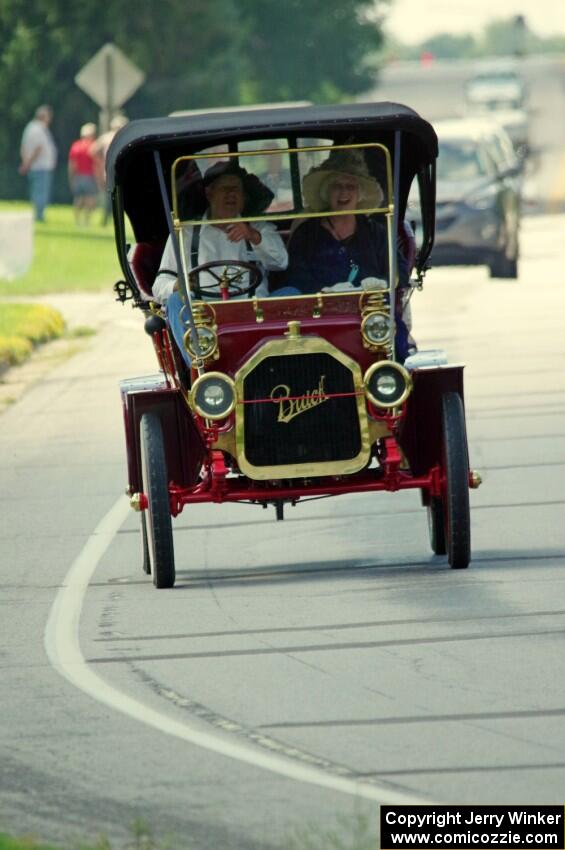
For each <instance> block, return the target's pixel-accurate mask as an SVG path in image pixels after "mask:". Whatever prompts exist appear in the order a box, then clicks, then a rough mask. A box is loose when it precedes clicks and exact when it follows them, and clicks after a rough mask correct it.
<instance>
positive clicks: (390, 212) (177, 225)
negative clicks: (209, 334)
mask: <svg viewBox="0 0 565 850" xmlns="http://www.w3.org/2000/svg"><path fill="white" fill-rule="evenodd" d="M368 149H377V150H380V151H382V153H383V155H384V159H385V171H386V193H385V197H386V199H387V200H388V203H387V204H386V205H385V206H381V207H367V208H364V209H355V210H336V211H330V210H325V211H322V212H304V211H302V212H288V213H274V214H272V215H268V214H267V215H253V216H238V217H237V218H221V219H210V220H207V223H208V224H213V225H222V224H233V223H234V222H235V221H237V222H247V223H251V222H260V221H273V222H274V221H285V220H286V221H288V220H290V219H292V220H295V221H300V220H305V219H310V218H314V219H315V218H329V217H337V216H343V215H372V214H374V213H382V214H384V217H385V221H386V238H387V254H388V275H387V279H388V281H387V282H388V287H387V291H388V293H389V310H390V319H391V327H394V324H395V313H394V311H395V300H396V299H395V290H396V284H397V281H396V279H393V278H396V277H397V268H396V266H397V264H396V261H395V258H394V260H393V252H394V251H395V245H396V239H395V238H394V233H393V228H394V217H395V204H396V198H395V197H394V183H393V169H392V157H391V153H390V150H389V149H388V147H387V146H386V145H383V144H382V143H380V142H362V143H356V144H347V145H311V146H300V147H294V148H272V149H268V150H261V149H254V150H246V151H239V150H238V151H221V152H219V151H214V152H212V153H196V154H186V155H184V156H180V157H177V159H175V160H174V162H173V164H172V166H171V191H172V200H173V209H172V222H173V227H174V231H175V233H176V234H177V238H178V240H179V248H180V257H181V266H182V268H181V272H182V274H181V275H180V277H181V280H182V283H181V286H180V289H181V294H182V296H184V300H186V301H188V302H189V303H190V304H191V303H192V301H193V295H192V293H191V291H190V286H189V273H190V270H189V269H188V267H187V261H186V250H185V240H184V236H185V233H184V228H185V227H189V226H191V225H192V226H200V225H202V219H201V218H197V219H185V220H181V219H180V218H179V207H178V201H179V199H178V194H177V185H176V169H177V167H178V166H179V164H181V163H183V162H191V161H194V160H203V159H204V160H206V159H213V160H216V161H217V160H226V159H240V158H242V157H250V156H275V155H276V156H283V155H285V154H288V155H290V154H300V153H306V154H307V153H317V152H322V151H327V152H328V153H329V152H331V151H336V150H368ZM398 167H399V164H398V162H397V163H396V164H395V168H398ZM383 188H385V187H383ZM319 294H320V297H321V298H323V297H325V295H326V294H329V293H322V292H320V293H319ZM332 294H335V295H340V294H347V293H332ZM286 297H287V298H288V297H291V298H296V297H300V296H296V295H293V296H286ZM257 300H258V301H260V300H261V299H257ZM218 301H220V298H218Z"/></svg>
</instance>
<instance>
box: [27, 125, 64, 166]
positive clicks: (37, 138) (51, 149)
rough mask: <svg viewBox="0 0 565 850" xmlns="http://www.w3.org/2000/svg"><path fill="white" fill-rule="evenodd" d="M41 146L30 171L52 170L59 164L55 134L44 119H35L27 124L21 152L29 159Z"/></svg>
mask: <svg viewBox="0 0 565 850" xmlns="http://www.w3.org/2000/svg"><path fill="white" fill-rule="evenodd" d="M36 148H39V154H38V155H37V156H36V158H35V159H34V161H33V162H32V164H31V166H30V171H52V170H53V169H54V168H55V165H56V164H57V148H56V147H55V142H54V141H53V136H52V135H51V132H50V131H49V129H48V128H47V127H46V126H45V124H44V123H43V122H42V121H38V120H37V119H35V118H34V119H33V121H30V122H29V124H28V125H27V126H26V128H25V129H24V132H23V136H22V144H21V153H22V156H23V158H24V159H27V158H28V157H29V156H30V155H31V154H32V153H33V151H34V150H35V149H36Z"/></svg>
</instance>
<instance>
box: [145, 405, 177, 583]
mask: <svg viewBox="0 0 565 850" xmlns="http://www.w3.org/2000/svg"><path fill="white" fill-rule="evenodd" d="M140 441H141V478H142V484H143V492H144V493H145V495H146V496H147V501H148V508H147V510H146V521H145V531H146V535H147V551H148V554H149V563H150V566H149V570H150V572H151V573H152V574H153V584H154V585H155V587H157V588H167V587H173V585H174V583H175V555H174V548H173V525H172V522H171V511H170V506H169V489H168V480H167V462H166V457H165V444H164V441H163V429H162V428H161V422H160V420H159V417H158V416H156V415H155V414H154V413H144V414H143V416H142V417H141V423H140ZM142 534H143V523H142Z"/></svg>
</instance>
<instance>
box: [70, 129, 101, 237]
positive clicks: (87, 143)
mask: <svg viewBox="0 0 565 850" xmlns="http://www.w3.org/2000/svg"><path fill="white" fill-rule="evenodd" d="M95 139H96V124H91V123H88V124H83V126H82V127H81V128H80V139H77V140H76V142H73V143H72V145H71V148H70V150H69V162H68V172H69V186H70V188H71V194H72V196H73V206H74V210H75V221H76V223H77V224H79V225H80V224H81V223H83V224H85V225H87V224H88V223H89V222H90V216H91V213H92V210H93V209H95V207H96V201H97V194H98V187H97V183H96V162H95V158H94V142H95Z"/></svg>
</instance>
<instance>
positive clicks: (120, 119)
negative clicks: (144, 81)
mask: <svg viewBox="0 0 565 850" xmlns="http://www.w3.org/2000/svg"><path fill="white" fill-rule="evenodd" d="M127 123H128V119H127V118H126V116H125V115H114V117H113V118H112V120H111V121H110V129H109V130H107V131H106V132H105V133H102V134H101V135H100V136H98V138H97V139H96V141H95V143H94V148H93V152H94V162H95V167H96V182H97V183H98V191H99V192H100V193H101V194H102V197H103V200H102V224H103V225H105V224H107V223H108V218H109V216H110V197H109V195H108V193H107V191H106V156H107V154H108V149H109V147H110V145H111V143H112V139H113V138H114V136H115V135H116V133H117V132H118V130H121V129H122V127H125V125H126V124H127Z"/></svg>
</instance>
